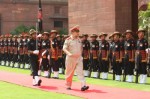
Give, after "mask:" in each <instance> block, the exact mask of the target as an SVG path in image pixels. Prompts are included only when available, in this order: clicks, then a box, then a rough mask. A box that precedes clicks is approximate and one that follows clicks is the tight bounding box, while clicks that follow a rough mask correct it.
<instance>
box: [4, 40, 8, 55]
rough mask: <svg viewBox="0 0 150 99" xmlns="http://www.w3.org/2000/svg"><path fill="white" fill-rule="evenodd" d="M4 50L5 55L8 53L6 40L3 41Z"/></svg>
mask: <svg viewBox="0 0 150 99" xmlns="http://www.w3.org/2000/svg"><path fill="white" fill-rule="evenodd" d="M4 50H5V53H7V52H8V40H4Z"/></svg>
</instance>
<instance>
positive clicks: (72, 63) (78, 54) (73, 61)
mask: <svg viewBox="0 0 150 99" xmlns="http://www.w3.org/2000/svg"><path fill="white" fill-rule="evenodd" d="M63 50H64V51H65V50H67V51H68V52H70V53H71V54H72V56H69V55H68V53H66V54H67V56H66V85H67V86H68V87H71V85H72V77H73V75H74V71H75V69H76V73H77V76H78V78H79V80H80V81H81V82H82V85H85V78H84V75H83V58H82V42H81V40H80V39H78V38H77V39H74V38H73V37H72V36H70V37H69V38H67V39H66V40H65V43H64V46H63Z"/></svg>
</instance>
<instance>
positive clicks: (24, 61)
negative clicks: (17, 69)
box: [23, 54, 29, 64]
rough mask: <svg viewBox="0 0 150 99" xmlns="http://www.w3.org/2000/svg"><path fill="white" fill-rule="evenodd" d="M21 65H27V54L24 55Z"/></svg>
mask: <svg viewBox="0 0 150 99" xmlns="http://www.w3.org/2000/svg"><path fill="white" fill-rule="evenodd" d="M23 63H24V64H25V63H27V64H28V63H29V56H28V54H25V55H24V56H23Z"/></svg>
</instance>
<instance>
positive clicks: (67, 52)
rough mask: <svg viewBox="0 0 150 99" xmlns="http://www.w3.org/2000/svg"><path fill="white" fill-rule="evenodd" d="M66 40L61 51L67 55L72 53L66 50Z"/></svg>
mask: <svg viewBox="0 0 150 99" xmlns="http://www.w3.org/2000/svg"><path fill="white" fill-rule="evenodd" d="M68 46H69V44H68V40H65V43H64V45H63V51H64V52H65V53H66V54H67V55H72V54H71V53H70V52H69V51H68Z"/></svg>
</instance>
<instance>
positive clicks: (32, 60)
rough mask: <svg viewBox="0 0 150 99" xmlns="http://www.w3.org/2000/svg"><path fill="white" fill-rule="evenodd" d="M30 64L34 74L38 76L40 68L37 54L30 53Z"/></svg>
mask: <svg viewBox="0 0 150 99" xmlns="http://www.w3.org/2000/svg"><path fill="white" fill-rule="evenodd" d="M30 64H31V67H32V74H33V79H34V76H38V69H39V62H38V56H37V55H30Z"/></svg>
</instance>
